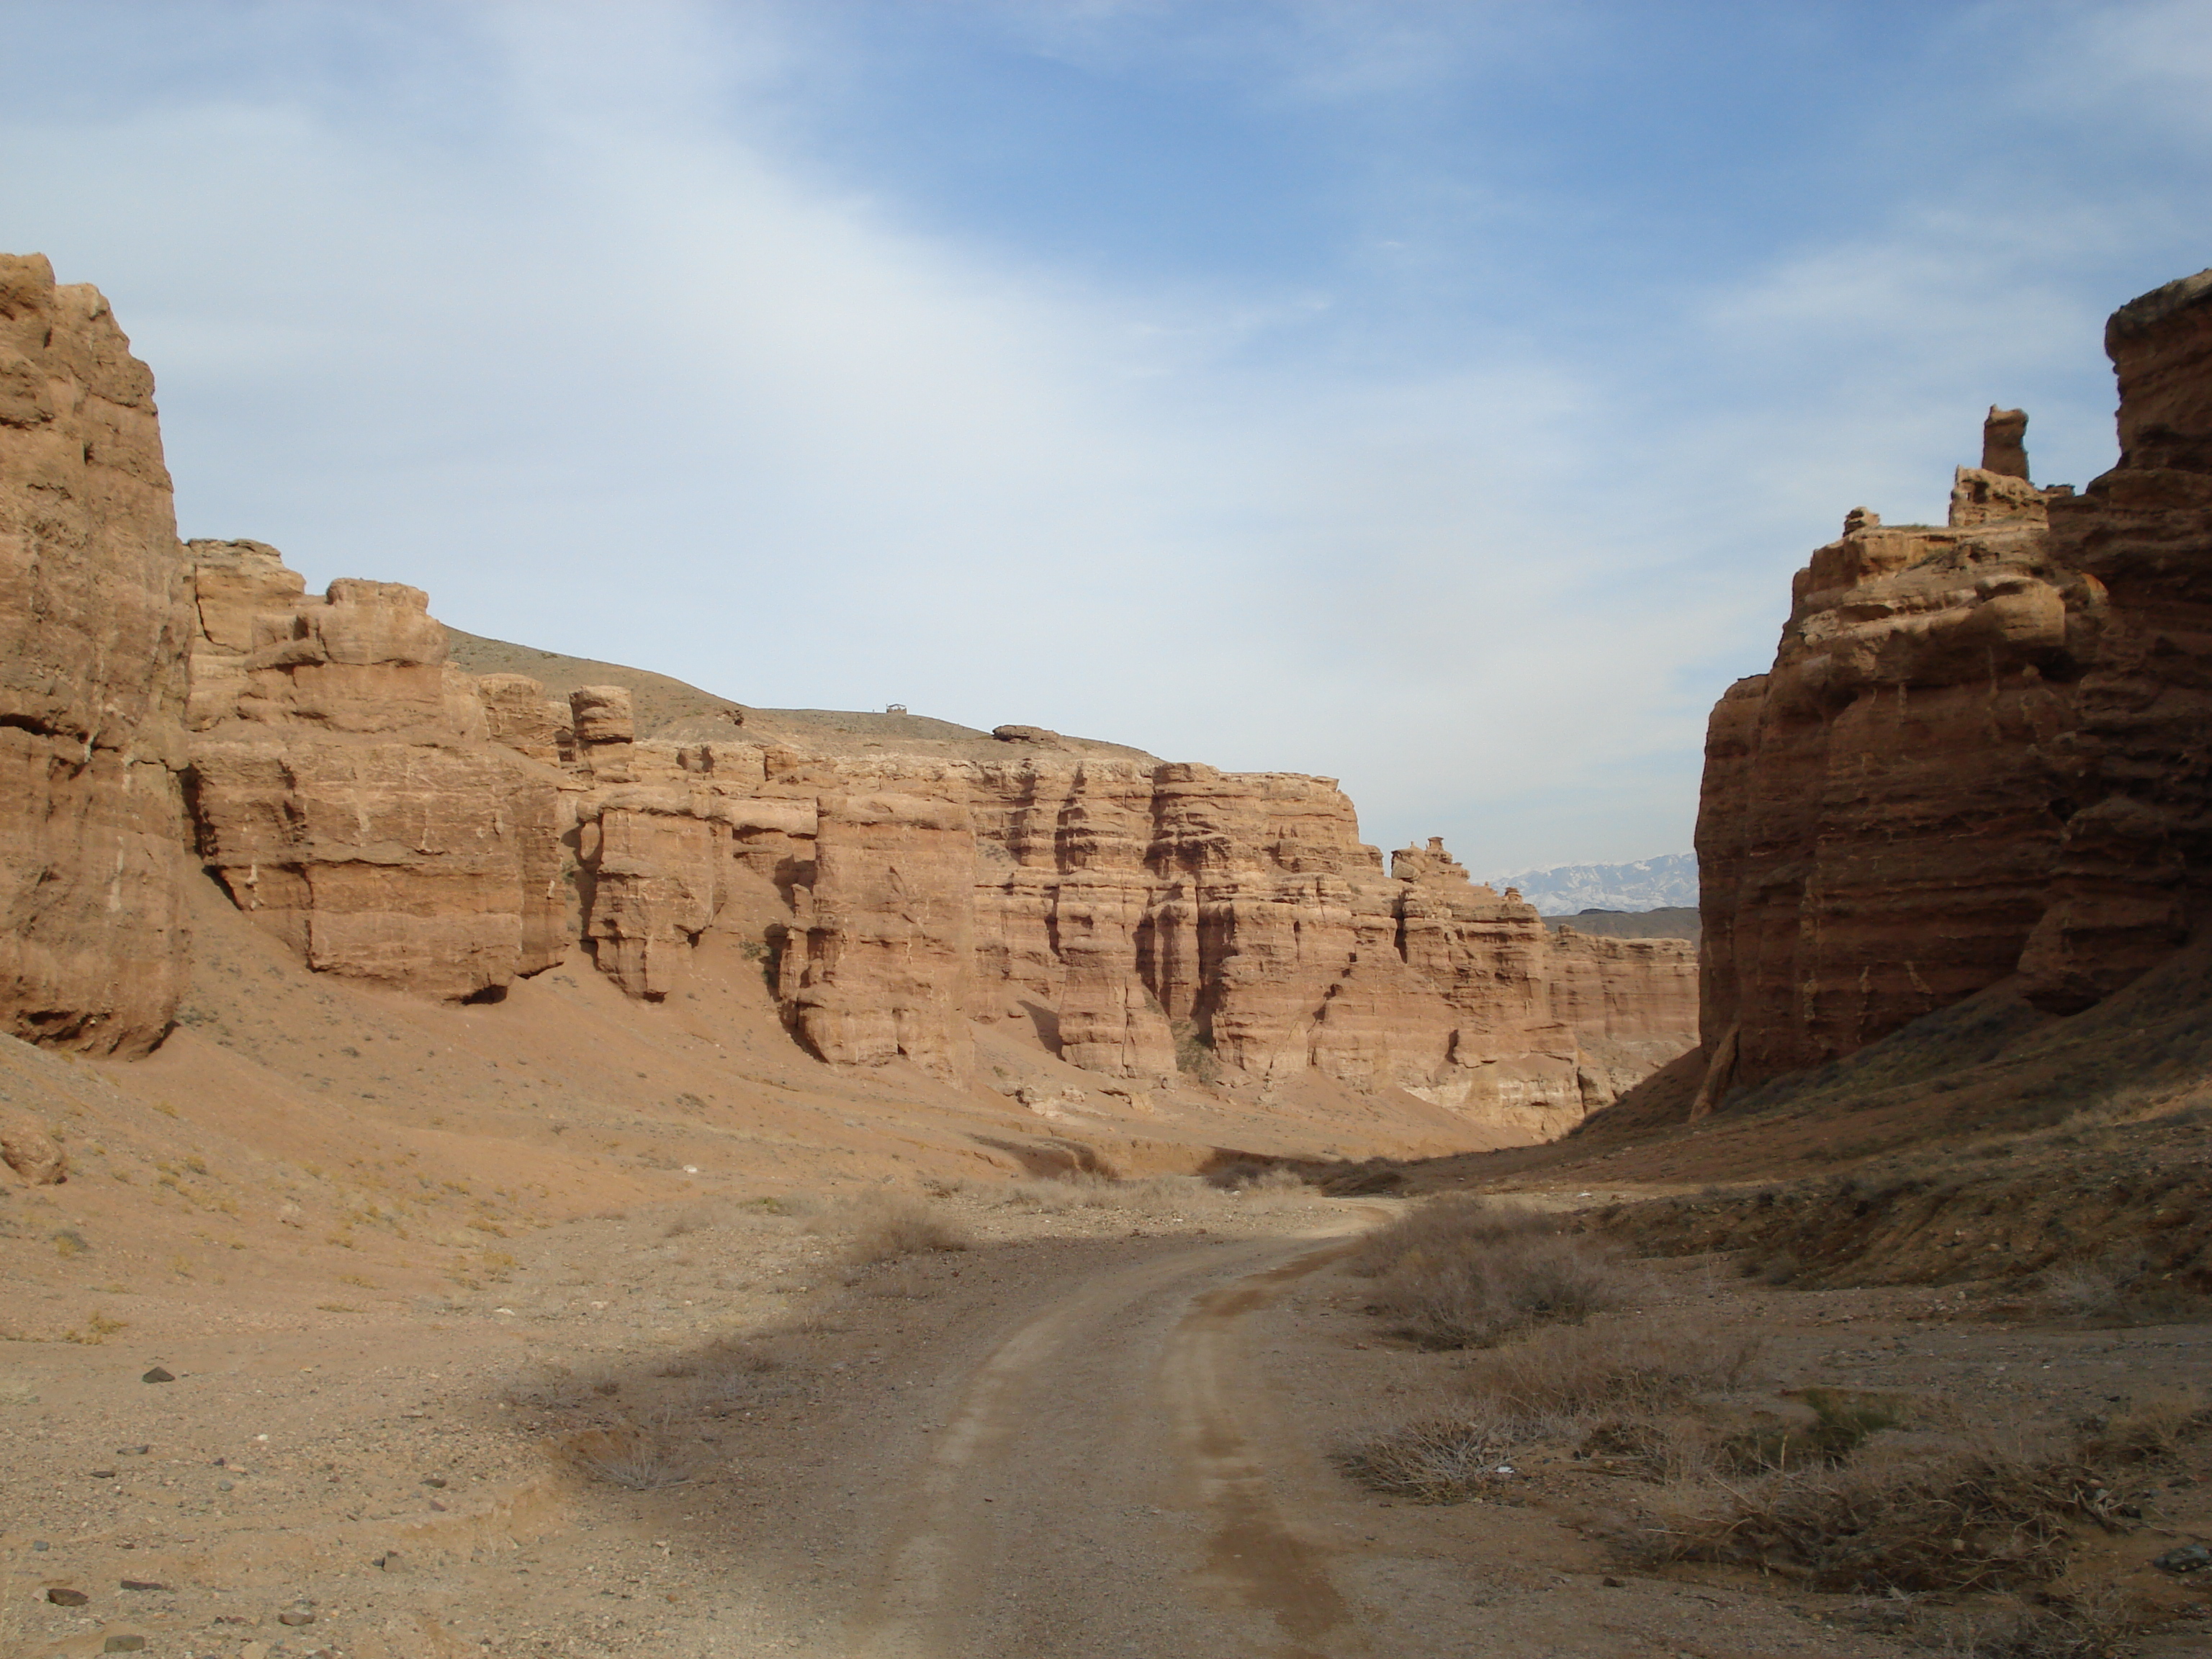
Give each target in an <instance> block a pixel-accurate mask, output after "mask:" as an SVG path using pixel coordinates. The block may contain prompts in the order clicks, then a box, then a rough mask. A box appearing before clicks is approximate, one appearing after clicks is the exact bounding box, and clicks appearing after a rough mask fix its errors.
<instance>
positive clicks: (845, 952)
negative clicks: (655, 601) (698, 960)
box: [0, 260, 1694, 1167]
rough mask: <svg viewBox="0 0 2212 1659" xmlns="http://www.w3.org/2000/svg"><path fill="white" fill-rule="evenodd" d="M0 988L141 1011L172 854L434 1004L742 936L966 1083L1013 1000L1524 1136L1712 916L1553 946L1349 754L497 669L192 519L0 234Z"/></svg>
mask: <svg viewBox="0 0 2212 1659" xmlns="http://www.w3.org/2000/svg"><path fill="white" fill-rule="evenodd" d="M0 629H5V630H6V631H5V637H4V638H0V663H4V670H0V696H4V697H5V698H6V699H7V702H6V707H5V708H0V767H4V768H5V769H6V773H7V776H6V781H7V782H8V783H9V786H10V790H9V799H11V800H13V801H15V802H18V803H21V806H20V808H19V809H18V810H15V811H10V812H8V813H0V896H4V899H5V902H6V903H7V905H8V907H9V923H10V926H9V932H8V934H7V936H6V940H5V942H4V943H0V1012H4V1015H5V1018H6V1019H7V1021H8V1023H9V1029H12V1030H17V1031H19V1032H21V1033H23V1034H25V1035H27V1036H33V1037H38V1038H41V1039H44V1040H47V1041H63V1042H76V1043H78V1044H80V1045H82V1046H86V1047H92V1048H106V1049H126V1050H127V1049H143V1048H146V1047H148V1046H149V1045H150V1044H151V1043H153V1042H155V1041H157V1040H158V1039H159V1037H160V1036H161V1032H162V1031H163V1030H164V1029H165V1028H166V1026H167V1023H168V1020H169V1017H170V1014H171V1012H172V1011H173V1007H174V1006H175V1001H176V997H177V992H178V988H179V979H180V964H181V922H180V898H181V887H180V884H179V850H180V848H185V847H189V848H190V849H191V853H192V854H196V855H197V859H198V860H199V861H200V863H201V864H202V865H203V866H204V867H205V868H206V869H207V870H208V871H209V872H210V873H212V874H213V875H214V876H215V877H216V878H217V879H218V880H219V881H220V882H221V884H222V887H223V888H224V890H226V891H227V892H228V894H229V896H230V897H231V898H232V900H233V901H234V902H235V903H236V904H237V905H238V906H239V908H240V909H241V910H243V911H245V912H246V914H247V915H250V916H252V919H253V920H254V921H255V922H257V923H258V925H259V926H261V927H264V928H265V929H267V930H268V931H269V932H270V933H273V934H275V935H276V937H277V938H279V939H283V941H285V943H286V944H287V945H289V946H290V947H291V948H292V949H293V950H294V951H296V952H297V953H298V955H299V957H300V958H301V961H303V962H304V963H307V965H308V966H310V967H312V968H313V969H318V970H319V971H323V972H328V973H333V974H337V975H345V976H348V977H351V978H356V979H361V980H367V981H374V982H375V983H379V984H381V985H386V986H389V987H394V988H398V989H401V990H406V991H410V992H414V993H416V994H424V995H428V996H433V997H439V998H445V999H495V998H496V997H497V996H498V995H499V994H501V992H502V990H503V989H504V987H507V986H508V985H509V984H511V983H512V982H513V981H514V980H515V979H516V978H517V977H518V976H520V975H528V974H531V973H534V972H537V971H538V970H540V969H544V968H546V967H549V966H550V965H551V964H552V963H556V962H557V961H559V960H561V959H562V956H563V954H564V953H565V952H567V951H569V950H570V949H572V948H575V947H576V946H578V945H579V944H580V945H582V946H584V947H585V948H587V949H588V950H589V951H591V953H592V957H593V958H594V960H595V961H596V963H597V965H598V967H599V969H600V970H601V971H603V972H605V974H607V975H609V976H610V977H611V979H613V980H614V981H616V982H617V983H618V984H619V985H620V986H621V987H622V988H623V990H624V991H626V992H628V993H629V994H631V995H634V996H638V997H642V998H647V999H658V998H664V997H666V996H668V995H670V994H671V993H672V992H674V991H675V990H676V989H677V987H679V986H680V985H681V983H682V981H683V979H684V974H685V972H686V963H687V961H688V958H689V956H690V951H691V949H692V947H693V946H694V945H695V944H696V942H697V941H698V940H699V939H701V938H702V935H704V934H706V933H708V932H710V931H712V930H715V929H718V928H721V929H729V930H734V931H738V932H740V933H744V934H745V935H746V936H748V939H749V941H750V942H755V943H757V945H759V946H760V947H761V948H762V949H763V950H766V951H773V953H774V958H775V959H774V961H773V962H772V963H767V964H765V965H767V966H768V967H769V968H770V969H771V970H772V973H773V977H774V980H775V985H776V987H777V992H778V997H779V1000H780V1002H781V1007H782V1010H783V1012H784V1014H785V1016H786V1018H787V1022H788V1024H789V1026H790V1029H791V1030H792V1032H793V1036H795V1037H796V1038H797V1039H798V1040H799V1042H802V1043H804V1044H805V1046H806V1047H807V1048H810V1049H811V1050H812V1051H813V1052H814V1053H815V1054H817V1055H818V1056H820V1057H821V1058H822V1059H823V1060H827V1061H829V1062H832V1063H835V1064H839V1065H854V1066H872V1065H882V1064H888V1063H890V1062H893V1061H904V1062H907V1063H910V1064H912V1065H913V1066H916V1067H918V1068H919V1069H920V1070H921V1071H922V1072H924V1073H928V1074H931V1075H933V1076H935V1077H937V1078H939V1079H945V1080H947V1081H951V1082H954V1083H962V1082H964V1081H966V1080H968V1079H970V1077H971V1074H972V1071H973V1050H974V1043H975V1032H976V1030H977V1029H978V1027H979V1026H999V1027H1000V1028H1002V1029H1003V1028H1011V1029H1012V1030H1014V1031H1016V1032H1018V1033H1019V1034H1020V1035H1021V1036H1022V1037H1023V1038H1024V1040H1025V1041H1029V1042H1035V1043H1036V1044H1038V1045H1041V1046H1042V1047H1043V1048H1046V1049H1048V1051H1049V1052H1051V1053H1052V1054H1054V1055H1056V1056H1057V1057H1059V1058H1060V1059H1061V1060H1065V1061H1066V1062H1068V1063H1070V1064H1072V1065H1074V1066H1079V1067H1080V1068H1083V1069H1085V1070H1088V1071H1091V1072H1093V1073H1099V1074H1101V1075H1102V1076H1103V1077H1106V1078H1111V1079H1121V1080H1122V1082H1121V1084H1120V1085H1106V1084H1102V1085H1101V1089H1102V1091H1103V1092H1106V1093H1110V1094H1114V1095H1115V1096H1116V1097H1119V1098H1121V1099H1123V1100H1125V1101H1127V1102H1130V1103H1136V1102H1139V1101H1148V1100H1149V1098H1150V1093H1149V1091H1150V1090H1151V1088H1152V1085H1155V1084H1158V1083H1159V1082H1162V1081H1164V1080H1168V1079H1174V1078H1176V1076H1177V1074H1178V1073H1182V1074H1184V1075H1186V1076H1187V1077H1194V1078H1197V1079H1205V1080H1207V1081H1211V1082H1216V1083H1218V1084H1220V1085H1223V1086H1226V1087H1231V1088H1249V1089H1251V1090H1253V1091H1259V1092H1261V1093H1262V1094H1264V1093H1265V1092H1267V1091H1273V1090H1277V1089H1279V1088H1281V1087H1282V1086H1283V1085H1287V1084H1291V1083H1293V1082H1296V1081H1297V1080H1299V1079H1304V1078H1305V1077H1307V1076H1308V1075H1309V1074H1310V1073H1316V1072H1318V1073H1322V1074H1323V1075H1325V1076H1327V1077H1329V1078H1333V1079H1337V1080H1338V1081H1339V1082H1341V1083H1342V1084H1344V1085H1347V1086H1348V1087H1350V1088H1352V1089H1355V1090H1360V1091H1389V1090H1393V1089H1402V1090H1406V1091H1411V1092H1412V1093H1413V1094H1416V1095H1419V1096H1420V1097H1423V1098H1424V1099H1426V1100H1428V1101H1431V1102H1432V1103H1440V1104H1443V1105H1445V1106H1447V1107H1449V1108H1452V1109H1456V1110H1458V1111H1461V1112H1462V1113H1464V1114H1465V1115H1468V1116H1469V1117H1471V1118H1474V1119H1478V1120H1480V1121H1486V1122H1490V1123H1493V1124H1501V1125H1511V1126H1516V1127H1521V1128H1522V1129H1524V1130H1526V1131H1527V1132H1528V1133H1552V1132H1555V1131H1557V1130H1559V1129H1561V1128H1564V1127H1567V1126H1568V1125H1570V1124H1571V1123H1572V1122H1574V1121H1577V1120H1578V1119H1579V1118H1580V1117H1581V1116H1582V1115H1583V1113H1584V1111H1586V1110H1587V1109H1589V1108H1590V1107H1592V1106H1594V1105H1597V1104H1602V1103H1605V1102H1607V1101H1609V1100H1610V1099H1611V1098H1612V1097H1613V1094H1614V1093H1616V1092H1618V1091H1619V1090H1620V1087H1622V1086H1623V1085H1624V1081H1625V1080H1627V1079H1631V1078H1632V1074H1633V1073H1635V1072H1636V1070H1637V1068H1638V1066H1649V1065H1651V1064H1656V1063H1657V1062H1658V1061H1659V1060H1665V1059H1667V1058H1670V1057H1671V1056H1672V1055H1673V1054H1675V1053H1676V1052H1679V1051H1680V1049H1681V1048H1684V1047H1686V1046H1687V1044H1688V1042H1689V1041H1690V1037H1691V1032H1690V1026H1691V1014H1692V1006H1691V998H1690V995H1689V993H1688V986H1689V983H1690V979H1691V975H1692V969H1693V963H1694V955H1693V952H1692V950H1691V948H1690V947H1689V946H1687V945H1683V944H1680V943H1678V942H1668V941H1660V940H1637V941H1617V940H1595V939H1585V938H1583V937H1581V936H1578V935H1576V934H1574V933H1571V932H1563V933H1560V934H1559V935H1558V936H1557V937H1553V935H1551V934H1549V933H1547V931H1546V928H1545V927H1544V925H1543V922H1542V921H1541V918H1540V917H1539V916H1538V915H1537V913H1536V911H1535V909H1534V907H1533V906H1530V905H1528V904H1527V903H1525V902H1522V899H1521V897H1520V896H1519V895H1518V894H1517V893H1516V892H1513V891H1511V890H1508V891H1506V892H1504V893H1503V894H1501V893H1498V892H1496V891H1494V890H1492V889H1490V888H1488V887H1485V886H1482V885H1480V884H1475V883H1474V882H1471V881H1470V880H1469V879H1468V875H1467V872H1465V871H1464V870H1463V869H1462V868H1461V867H1460V866H1458V865H1457V864H1456V863H1455V861H1454V860H1452V859H1451V858H1450V857H1449V855H1448V854H1446V853H1445V852H1444V850H1443V847H1442V846H1441V844H1439V843H1437V842H1431V843H1430V844H1429V846H1428V847H1426V848H1407V849H1404V850H1403V851H1401V852H1400V853H1398V854H1395V857H1394V859H1393V861H1392V864H1391V867H1390V869H1389V871H1388V872H1385V870H1384V867H1383V859H1382V856H1381V854H1379V853H1378V852H1377V851H1376V848H1372V847H1370V846H1367V845H1365V844H1364V843H1363V842H1361V841H1360V839H1359V829H1358V820H1357V818H1356V817H1355V815H1354V813H1353V811H1352V804H1351V802H1350V801H1349V800H1347V799H1346V798H1345V796H1344V794H1343V793H1342V792H1341V791H1340V790H1339V789H1338V788H1337V787H1336V784H1335V782H1334V780H1331V779H1328V778H1312V777H1304V776H1300V775H1293V774H1287V773H1255V774H1234V773H1223V772H1218V771H1216V770H1214V769H1212V768H1210V767H1205V766H1198V765H1189V764H1179V763H1163V762H1161V761H1159V760H1158V759H1156V758H1155V757H1152V756H1149V755H1145V754H1142V753H1141V752H1139V751H1137V750H1129V749H1124V748H1120V747H1117V746H1115V745H1112V744H1100V743H1096V742H1092V741H1090V740H1087V739H1084V738H1072V737H1067V736H1064V735H1062V734H1060V733H1057V732H1051V731H1048V730H1046V729H1045V728H1043V727H1041V726H1024V725H1007V726H1000V727H999V728H998V729H997V730H996V731H995V732H990V733H983V732H971V731H969V730H968V729H967V728H965V727H960V726H951V725H950V724H948V723H946V722H944V721H938V720H928V719H927V718H924V717H917V716H913V715H909V714H907V713H906V712H905V711H904V710H903V709H900V708H893V709H890V710H889V711H886V712H885V713H884V714H866V715H861V714H839V713H836V712H834V711H827V710H754V709H749V708H741V707H740V706H738V705H735V704H730V703H727V702H726V701H725V700H721V699H714V698H708V697H706V696H704V694H700V693H696V692H693V691H692V690H690V688H685V687H682V686H680V685H677V684H675V683H673V682H661V681H657V680H654V679H653V677H635V676H630V677H629V678H637V679H639V684H640V686H641V688H642V689H637V688H634V687H633V686H632V685H630V684H622V683H617V680H619V679H621V678H623V677H624V676H625V675H627V674H628V671H623V670H620V669H617V668H615V667H614V665H605V664H584V665H580V664H575V663H573V662H570V661H568V660H567V659H555V658H553V657H551V656H550V655H549V654H548V653H534V652H531V651H530V650H528V648H527V647H513V646H507V645H502V644H501V642H499V641H483V640H473V639H470V638H469V636H459V637H460V638H461V639H462V640H463V641H464V643H465V648H466V649H467V650H468V651H469V652H470V653H471V658H470V659H471V661H472V662H475V663H476V664H477V665H479V666H482V667H485V668H487V669H489V670H490V671H489V672H486V673H484V674H483V675H482V676H481V677H479V676H478V675H477V674H473V673H469V672H465V671H463V670H462V669H461V668H460V667H459V666H457V665H455V664H454V663H453V661H452V660H451V655H452V650H453V639H454V638H455V637H456V636H453V635H449V634H448V632H447V630H446V629H444V628H443V627H442V626H441V625H440V624H439V623H437V622H436V620H435V618H434V617H432V616H431V615H430V611H429V608H428V598H427V596H426V595H425V594H424V593H422V592H421V591H420V590H419V589H416V588H412V587H408V586H401V585H399V584H397V583H387V582H376V581H368V580H338V581H334V582H331V584H330V585H329V586H328V587H327V589H326V590H325V592H322V593H320V594H313V593H310V592H307V584H306V582H305V581H304V580H303V579H302V578H301V576H300V575H299V574H296V573H295V572H293V571H291V570H289V569H288V568H286V567H285V565H284V562H283V558H282V556H280V555H279V554H278V553H277V551H276V550H275V549H274V548H271V547H270V546H267V545H266V544H262V543H258V542H251V541H195V542H192V543H191V544H188V545H185V546H179V544H178V542H177V540H176V538H175V534H174V528H173V520H172V518H171V513H170V504H169V494H168V480H167V475H166V473H164V472H163V471H162V470H161V452H160V445H159V440H158V435H157V433H156V430H155V417H154V410H153V404H152V402H151V380H150V377H149V376H148V375H147V374H146V372H145V370H144V368H143V366H141V365H139V364H138V363H137V362H136V361H135V360H134V359H132V358H131V356H130V355H129V352H128V349H127V346H126V345H125V342H124V340H123V337H122V336H121V335H120V334H119V333H118V332H117V331H116V330H115V327H114V325H113V323H112V319H109V318H108V316H107V313H106V307H105V305H104V304H103V303H102V302H101V301H100V298H99V296H98V295H96V294H94V292H93V291H92V290H90V289H58V288H56V287H55V286H54V285H53V283H52V276H51V273H50V272H49V271H48V270H46V266H45V264H44V263H43V262H42V261H37V260H12V261H0ZM530 662H539V663H543V664H545V665H550V668H549V671H557V673H558V675H559V678H558V680H557V692H549V690H548V684H547V682H545V681H543V680H540V679H538V678H534V677H533V676H532V675H530V674H528V673H525V672H521V671H518V668H519V667H520V665H524V664H526V663H530ZM576 669H585V670H588V671H589V672H587V673H580V672H574V670H576ZM647 682H651V683H650V684H647ZM641 708H647V709H648V710H652V709H658V710H659V716H652V717H647V718H641V712H640V711H641ZM656 721H657V723H656ZM179 781H181V786H182V787H181V789H180V788H179ZM1050 1098H1051V1100H1054V1101H1066V1100H1073V1099H1077V1098H1080V1091H1074V1092H1073V1093H1070V1092H1067V1091H1063V1092H1062V1094H1060V1095H1056V1096H1053V1097H1050ZM1032 1104H1033V1105H1034V1106H1035V1107H1036V1109H1037V1110H1039V1111H1040V1112H1046V1111H1048V1106H1049V1102H1048V1101H1047V1097H1044V1096H1039V1097H1037V1101H1036V1102H1034V1103H1032ZM1050 1109H1052V1110H1057V1109H1059V1108H1058V1107H1050ZM1131 1109H1133V1110H1134V1109H1137V1108H1136V1107H1135V1105H1134V1104H1132V1107H1131ZM17 1139H21V1137H20V1136H19V1137H17ZM11 1145H12V1143H11ZM10 1156H11V1158H13V1156H14V1154H13V1153H11V1154H10ZM23 1157H24V1158H26V1159H30V1160H31V1161H33V1162H35V1161H36V1159H33V1158H32V1155H31V1154H30V1153H27V1152H26V1153H24V1154H23ZM40 1167H44V1166H43V1165H41V1166H40Z"/></svg>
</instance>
